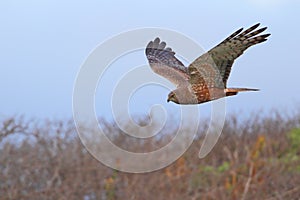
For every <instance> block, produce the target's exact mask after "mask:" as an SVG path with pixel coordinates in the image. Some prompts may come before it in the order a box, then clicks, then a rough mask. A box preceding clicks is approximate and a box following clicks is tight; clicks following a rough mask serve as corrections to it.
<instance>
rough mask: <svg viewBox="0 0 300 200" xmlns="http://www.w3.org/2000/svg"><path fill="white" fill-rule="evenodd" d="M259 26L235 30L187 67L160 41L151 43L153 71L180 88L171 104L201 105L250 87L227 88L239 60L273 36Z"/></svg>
mask: <svg viewBox="0 0 300 200" xmlns="http://www.w3.org/2000/svg"><path fill="white" fill-rule="evenodd" d="M259 25H260V24H259V23H258V24H256V25H254V26H252V27H250V28H248V29H246V30H244V31H243V28H241V29H239V30H237V31H235V32H234V33H232V34H231V35H230V36H229V37H227V38H226V39H225V40H224V41H223V42H221V43H220V44H218V45H217V46H215V47H214V48H212V49H211V50H209V51H208V52H206V53H204V54H203V55H201V56H200V57H198V58H197V59H196V60H195V61H193V62H192V63H191V64H190V65H189V66H188V67H185V66H184V65H183V64H182V62H181V61H180V60H178V59H177V58H176V57H175V52H174V51H172V49H171V48H170V47H166V43H165V42H163V41H162V42H161V41H160V39H159V38H156V39H155V40H154V41H150V42H149V43H148V45H147V47H146V50H145V53H146V56H147V59H148V62H149V64H150V67H151V69H152V70H153V71H154V72H155V73H157V74H159V75H161V76H163V77H164V78H166V79H168V80H169V81H171V82H172V83H173V84H175V85H176V89H175V90H173V91H171V92H170V93H169V95H168V100H167V101H168V102H169V101H173V102H174V103H177V104H201V103H204V102H208V101H212V100H216V99H219V98H222V97H226V96H233V95H236V94H237V93H238V92H243V91H257V90H258V89H250V88H227V80H228V77H229V74H230V71H231V67H232V65H233V62H234V60H235V59H236V58H238V57H239V56H240V55H242V54H243V52H244V51H245V50H246V49H248V48H249V47H251V46H253V45H255V44H258V43H261V42H264V41H266V40H267V37H268V36H270V35H271V34H261V33H262V32H263V31H265V30H266V29H267V27H264V28H260V29H257V28H258V27H259Z"/></svg>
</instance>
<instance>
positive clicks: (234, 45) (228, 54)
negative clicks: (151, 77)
mask: <svg viewBox="0 0 300 200" xmlns="http://www.w3.org/2000/svg"><path fill="white" fill-rule="evenodd" d="M259 25H260V24H259V23H258V24H256V25H254V26H252V27H250V28H248V29H247V30H245V31H243V28H241V29H239V30H237V31H236V32H234V33H233V34H231V35H230V36H229V37H227V38H226V39H225V40H224V41H223V42H221V43H220V44H218V45H217V46H216V47H214V48H212V49H211V50H210V51H208V52H207V53H206V54H204V55H202V56H200V57H199V58H198V59H196V60H195V61H194V62H193V63H192V64H191V69H189V71H194V74H196V73H195V70H197V69H195V68H194V67H195V66H201V62H203V61H204V62H205V60H207V59H208V57H211V59H212V61H213V62H214V65H215V68H216V69H218V71H219V73H220V74H219V75H220V76H219V77H221V78H222V82H223V85H224V87H226V85H227V80H228V77H229V74H230V71H231V67H232V65H233V62H234V60H235V59H236V58H238V57H239V56H240V55H242V54H243V52H244V51H245V50H246V49H248V48H249V47H251V46H252V45H255V44H258V43H261V42H264V41H266V40H267V37H268V36H270V34H263V35H259V34H260V33H262V32H263V31H265V30H266V29H267V27H264V28H260V29H258V30H255V29H256V28H257V27H258V26H259ZM242 31H243V32H242ZM189 68H190V67H189ZM198 70H199V69H198ZM214 70H215V69H213V71H214ZM196 78H197V77H196ZM212 78H213V77H212ZM191 79H193V77H192V75H191ZM216 85H218V83H216Z"/></svg>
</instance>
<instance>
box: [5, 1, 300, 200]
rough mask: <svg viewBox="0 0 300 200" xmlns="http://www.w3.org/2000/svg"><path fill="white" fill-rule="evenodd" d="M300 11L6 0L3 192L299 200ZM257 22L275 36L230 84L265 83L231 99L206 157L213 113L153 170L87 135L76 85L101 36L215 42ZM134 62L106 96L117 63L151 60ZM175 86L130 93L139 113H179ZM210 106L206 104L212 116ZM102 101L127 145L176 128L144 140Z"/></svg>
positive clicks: (137, 147) (137, 146)
mask: <svg viewBox="0 0 300 200" xmlns="http://www.w3.org/2000/svg"><path fill="white" fill-rule="evenodd" d="M299 9H300V1H298V0H245V1H243V2H241V1H237V0H229V1H223V2H220V1H206V2H200V1H197V2H196V1H177V0H175V1H157V0H154V1H147V2H141V1H114V0H113V1H106V2H101V1H88V2H83V1H69V0H66V1H55V0H54V1H53V0H52V1H49V0H45V1H37V0H28V1H17V0H10V1H8V0H2V1H1V2H0V24H1V25H0V36H1V37H0V55H1V56H0V92H1V98H0V120H1V123H0V125H1V127H0V136H1V137H0V180H1V181H0V199H84V200H90V199H154V198H155V199H297V198H298V197H299V196H300V187H299V185H300V182H299V180H300V131H299V130H300V129H299V127H300V113H299V102H300V90H299V88H298V85H299V73H300V71H299V66H298V65H299V64H298V53H299V48H298V47H299V44H300V39H299V37H298V36H297V34H298V32H299V31H300V26H299V23H298V21H297V20H298V18H299V17H300V14H299ZM257 22H260V23H261V26H267V27H268V29H267V31H266V32H267V33H271V34H272V35H271V36H270V38H269V40H268V41H267V42H265V43H263V44H259V45H257V46H254V47H252V48H250V49H248V50H247V51H246V52H245V53H244V54H243V55H242V56H241V57H240V58H238V59H237V60H236V62H235V64H234V66H233V69H232V71H231V75H230V77H229V82H228V85H229V86H233V87H249V88H259V89H261V91H260V92H255V93H243V94H239V95H238V96H235V97H230V98H228V99H227V100H226V113H227V118H226V123H225V127H224V129H223V134H222V136H221V138H220V141H219V142H218V143H217V145H216V146H215V148H214V149H213V151H212V152H211V153H210V154H209V156H207V157H206V158H205V159H202V160H200V159H199V158H198V157H197V154H198V151H199V147H200V144H201V142H202V141H203V138H202V133H203V132H204V131H205V130H206V128H207V123H206V122H203V123H204V124H203V126H202V127H201V128H200V129H199V133H198V134H197V136H196V138H195V142H194V144H193V145H192V146H191V148H190V149H189V150H188V151H187V152H186V153H185V154H184V155H183V156H182V157H181V158H180V159H179V160H177V161H176V162H175V163H173V164H172V165H170V166H169V167H168V168H165V169H163V170H159V171H156V172H153V173H148V174H127V173H122V172H118V171H115V170H113V169H110V168H108V167H106V166H104V165H102V164H101V163H99V162H98V161H96V160H95V159H94V158H93V157H92V156H91V155H90V154H89V153H88V152H87V150H86V149H85V148H84V146H83V145H82V144H81V143H80V140H79V138H78V136H77V132H76V129H75V127H74V122H73V120H72V93H73V87H74V82H75V80H76V76H77V73H78V72H79V70H80V67H81V65H82V64H83V63H84V61H85V60H86V59H87V58H88V56H89V54H90V53H91V52H92V51H93V50H94V49H95V48H96V47H97V46H98V45H100V44H101V43H102V42H104V41H105V40H107V39H109V38H111V37H112V36H114V35H117V34H119V33H121V32H124V31H128V30H132V29H137V28H144V27H157V28H164V29H170V30H174V31H177V32H180V33H182V34H184V35H186V36H188V37H189V38H191V39H192V40H194V41H196V42H197V43H198V44H199V45H200V46H201V47H203V49H204V50H209V49H210V48H212V47H214V46H215V45H217V44H218V43H219V42H221V41H222V40H223V39H225V38H226V37H227V36H229V35H230V34H231V33H233V32H234V31H235V30H237V29H239V28H241V27H244V28H248V27H250V26H252V25H254V24H255V23H257ZM153 39H154V38H149V40H153ZM164 40H165V41H166V42H167V44H168V40H167V38H164ZM120 45H121V44H120ZM145 45H146V44H145ZM170 46H171V47H172V44H170ZM125 59H126V58H125ZM127 60H131V61H134V62H130V61H128V62H124V63H122V62H116V63H114V64H113V65H112V66H111V68H110V72H109V73H107V76H106V77H105V80H106V82H105V83H104V84H105V85H107V88H106V90H101V91H99V90H98V91H96V93H95V95H96V99H99V98H104V97H105V99H104V100H105V101H107V102H109V101H110V97H109V95H108V96H107V95H106V94H108V92H109V90H110V87H111V83H112V81H113V80H117V79H119V78H120V77H121V76H122V74H121V73H119V72H120V69H124V68H126V69H131V68H132V67H136V66H139V65H145V64H147V60H146V57H145V55H144V52H143V51H142V50H141V51H138V52H135V53H134V54H132V55H129V57H128V58H127ZM120 61H122V60H120ZM121 71H122V70H121ZM116 74H117V75H119V77H118V76H116ZM99 88H101V87H99ZM168 93H169V91H168V90H166V89H162V88H157V87H155V86H153V87H150V86H149V87H144V88H142V89H141V90H139V91H138V92H137V93H136V94H135V96H134V97H133V98H132V99H131V102H130V104H129V105H130V107H129V110H130V113H131V114H132V115H134V116H137V118H138V119H139V120H140V121H139V122H140V123H141V124H143V123H147V122H145V121H143V120H144V116H145V115H147V114H148V112H149V109H150V107H151V106H152V105H153V104H157V103H158V104H162V105H163V106H164V107H165V108H166V109H167V110H168V111H170V112H169V113H170V114H169V115H177V112H178V110H177V109H178V106H177V105H175V104H172V103H169V104H167V103H166V98H167V94H168ZM210 106H211V104H210V103H207V104H203V105H200V106H198V107H200V109H202V110H203V112H204V115H205V113H208V115H207V116H209V109H210ZM95 107H96V112H97V116H99V119H102V122H103V123H104V124H105V129H106V131H107V133H109V137H110V139H111V140H112V141H113V142H114V143H115V144H117V145H119V146H120V147H123V148H124V149H128V150H131V151H136V152H149V151H153V150H155V149H158V148H160V147H162V146H164V145H165V144H167V143H168V142H169V141H170V140H171V139H172V137H173V136H174V135H175V134H176V131H174V130H173V129H171V128H170V129H169V132H168V134H166V135H165V137H160V138H159V140H158V139H157V138H152V139H149V140H148V141H144V140H143V141H142V142H139V141H137V140H135V139H132V138H128V137H126V136H124V134H123V132H122V131H121V130H119V129H118V128H116V126H115V124H114V123H113V122H111V118H112V115H111V111H110V108H108V107H104V106H102V105H101V104H100V105H99V104H97V101H96V105H95ZM204 121H205V120H204ZM174 126H176V125H174Z"/></svg>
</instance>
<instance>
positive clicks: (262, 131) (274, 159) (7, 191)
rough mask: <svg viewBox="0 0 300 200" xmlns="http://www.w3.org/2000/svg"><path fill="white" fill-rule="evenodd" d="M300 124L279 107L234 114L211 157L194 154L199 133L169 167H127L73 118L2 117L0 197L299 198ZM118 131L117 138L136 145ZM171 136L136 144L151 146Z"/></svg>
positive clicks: (294, 117)
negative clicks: (112, 160)
mask: <svg viewBox="0 0 300 200" xmlns="http://www.w3.org/2000/svg"><path fill="white" fill-rule="evenodd" d="M299 125H300V116H299V115H295V116H292V117H287V116H282V115H279V114H278V113H277V112H274V113H272V114H270V116H265V117H261V116H252V117H251V118H250V119H249V120H244V121H242V122H241V121H238V120H237V119H236V118H235V117H230V118H229V119H228V120H227V122H226V125H225V127H224V129H223V134H222V136H221V138H220V140H219V141H218V143H217V145H216V146H215V148H214V149H213V151H212V152H211V153H210V154H209V155H208V156H207V157H206V158H204V159H201V160H200V159H199V158H198V157H197V155H198V152H199V147H200V145H201V142H202V140H203V137H198V138H197V139H196V140H195V141H194V143H193V144H192V146H191V147H190V148H189V149H188V151H187V152H186V153H185V154H184V155H183V156H182V157H181V158H179V159H178V160H177V161H176V162H174V163H173V164H172V165H170V166H168V167H167V168H164V169H161V170H158V171H155V172H151V173H146V174H129V173H123V172H118V171H115V170H113V169H110V168H108V167H106V166H104V165H102V164H101V163H99V162H98V161H97V160H95V159H94V158H93V157H92V156H91V155H90V154H89V153H88V152H87V151H86V149H85V148H84V147H83V145H82V144H81V142H80V140H79V138H78V137H77V133H76V130H75V128H74V125H73V123H72V121H54V120H52V121H44V122H34V121H30V120H27V121H26V120H24V119H23V118H18V117H14V118H9V119H2V120H1V121H0V199H83V200H90V199H104V200H106V199H107V200H112V199H297V198H298V197H299V196H300V146H297V144H300V143H297V141H296V142H295V140H296V139H297V137H298V136H297V135H294V136H292V137H291V136H290V134H291V130H293V129H294V128H299ZM108 126H109V125H108ZM111 130H114V128H112V127H111ZM295 134H296V133H295ZM117 135H118V134H117ZM171 135H172V134H171ZM21 136H22V140H21V141H20V140H18V141H16V139H17V138H20V137H21ZM120 137H121V136H115V137H113V140H114V141H115V142H116V143H118V142H120V141H122V145H123V146H126V145H127V146H128V147H129V146H130V148H133V147H134V146H132V145H129V144H130V140H129V141H126V140H123V138H122V140H120ZM169 137H170V135H167V136H166V138H161V140H162V143H160V141H157V140H155V141H154V140H153V141H152V142H151V143H143V144H142V145H139V146H138V147H136V148H141V146H142V147H144V149H142V150H141V151H144V152H147V150H148V149H151V150H152V149H155V148H157V147H159V146H161V144H164V143H165V142H166V141H169V139H170V138H169ZM291 138H293V140H291ZM295 138H296V139H295ZM299 138H300V136H299ZM124 141H125V142H124Z"/></svg>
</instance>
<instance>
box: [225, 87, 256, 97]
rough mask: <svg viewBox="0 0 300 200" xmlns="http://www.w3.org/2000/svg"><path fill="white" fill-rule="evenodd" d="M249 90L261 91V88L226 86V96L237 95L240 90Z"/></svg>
mask: <svg viewBox="0 0 300 200" xmlns="http://www.w3.org/2000/svg"><path fill="white" fill-rule="evenodd" d="M247 91H259V89H253V88H226V89H225V92H226V96H232V95H236V94H237V93H239V92H247Z"/></svg>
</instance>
